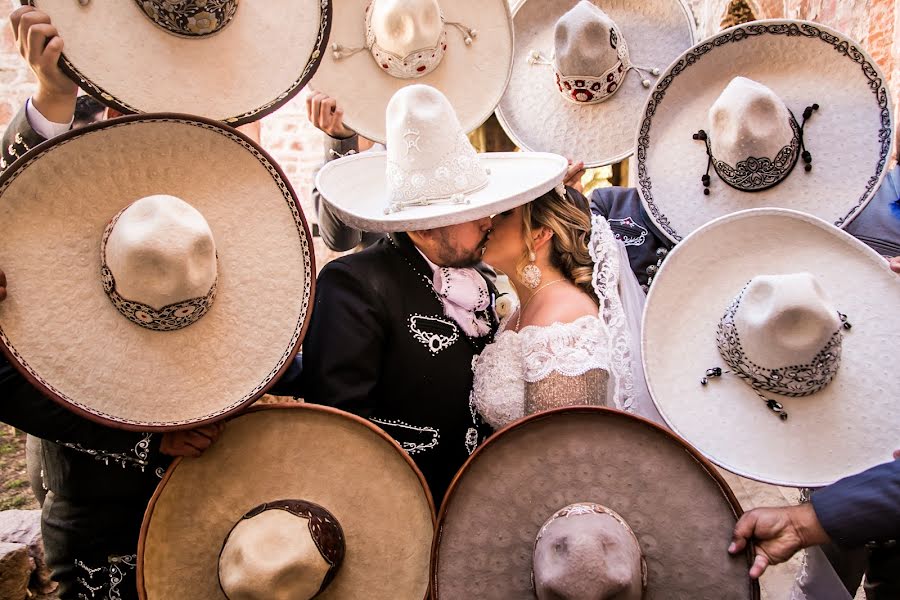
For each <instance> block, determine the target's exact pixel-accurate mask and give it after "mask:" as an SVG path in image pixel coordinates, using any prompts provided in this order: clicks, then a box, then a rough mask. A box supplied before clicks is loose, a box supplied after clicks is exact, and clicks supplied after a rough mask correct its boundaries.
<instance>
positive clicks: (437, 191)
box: [384, 129, 490, 214]
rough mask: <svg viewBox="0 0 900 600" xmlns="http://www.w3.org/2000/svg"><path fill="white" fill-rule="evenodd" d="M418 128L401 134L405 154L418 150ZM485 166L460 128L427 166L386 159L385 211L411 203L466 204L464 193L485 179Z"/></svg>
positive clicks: (485, 183)
mask: <svg viewBox="0 0 900 600" xmlns="http://www.w3.org/2000/svg"><path fill="white" fill-rule="evenodd" d="M419 139H420V138H419V131H418V130H415V129H409V130H407V132H406V134H404V136H403V140H404V142H405V143H406V149H405V151H403V150H401V152H405V155H406V156H407V157H408V156H409V154H410V153H411V152H416V153H419V152H421V151H422V150H421V149H420V148H419ZM488 174H489V173H488V170H487V169H485V168H484V167H482V166H481V161H479V159H478V155H477V154H476V153H475V149H474V148H472V145H471V144H470V143H469V139H468V138H467V137H466V135H465V133H463V132H462V131H459V132H457V134H456V144H455V145H454V146H453V148H452V149H451V150H450V151H449V152H447V153H446V154H445V155H444V157H443V158H441V160H440V161H439V162H438V164H437V166H434V167H430V168H428V169H415V170H414V169H409V168H408V163H406V162H405V161H404V162H399V161H397V160H391V159H389V160H388V161H387V167H386V169H385V175H386V177H387V185H388V198H389V201H388V206H387V207H386V208H385V209H384V212H385V214H391V213H394V212H399V211H401V210H404V209H406V208H409V207H413V206H429V205H432V204H468V203H469V199H468V198H467V196H468V195H469V194H472V193H474V192H477V191H478V190H480V189H482V188H484V187H485V186H487V184H488V183H489V181H490V180H489V179H488Z"/></svg>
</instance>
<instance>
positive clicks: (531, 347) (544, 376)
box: [472, 185, 660, 429]
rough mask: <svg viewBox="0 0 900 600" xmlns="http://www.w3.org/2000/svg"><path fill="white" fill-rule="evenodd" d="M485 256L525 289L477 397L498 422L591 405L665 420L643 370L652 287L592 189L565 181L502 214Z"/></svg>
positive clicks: (482, 361) (483, 359) (478, 383)
mask: <svg viewBox="0 0 900 600" xmlns="http://www.w3.org/2000/svg"><path fill="white" fill-rule="evenodd" d="M576 197H577V199H576ZM483 260H484V262H486V263H488V264H489V265H491V266H492V267H494V268H495V269H497V270H499V271H501V272H503V273H504V274H506V275H507V276H508V277H509V280H510V282H511V283H512V284H513V285H514V286H515V290H516V294H517V295H518V297H519V307H518V309H517V310H516V311H514V312H513V313H511V314H510V315H508V316H507V317H506V318H505V319H504V320H503V322H502V323H501V324H500V330H499V332H498V334H497V337H496V339H495V341H494V343H493V344H491V345H489V346H488V347H487V348H485V350H484V351H483V352H482V353H481V355H480V356H479V357H478V358H477V359H476V362H475V365H474V368H475V379H474V385H473V389H472V403H473V406H474V408H475V409H476V410H477V411H478V412H479V413H480V414H481V416H482V417H483V418H484V420H485V421H486V422H487V423H488V424H490V425H491V426H492V427H494V428H495V429H499V428H501V427H503V426H505V425H507V424H508V423H510V422H512V421H514V420H516V419H519V418H521V417H523V416H524V415H528V414H532V413H534V412H538V411H542V410H548V409H551V408H557V407H561V406H571V405H584V404H589V405H600V406H609V407H614V408H618V409H620V410H624V411H627V412H631V413H635V414H639V415H641V416H644V417H648V418H651V419H653V420H656V421H660V418H659V414H658V413H657V412H656V409H655V408H654V406H653V403H652V401H651V400H650V395H649V392H648V391H647V387H646V383H645V381H644V374H643V369H642V368H641V358H640V322H641V313H642V310H643V304H644V293H643V291H642V290H641V288H640V286H639V284H638V282H637V280H636V279H635V277H634V274H633V273H632V272H631V269H630V268H629V266H628V257H627V255H626V252H625V246H624V245H622V243H621V242H619V241H618V240H616V239H615V237H614V236H613V233H612V231H611V230H610V227H609V224H608V223H607V222H606V220H605V219H604V218H603V217H601V216H594V217H593V218H591V216H590V212H589V208H588V206H587V201H586V200H585V199H584V197H583V196H581V195H580V194H574V193H573V194H569V193H567V192H566V189H565V187H564V186H562V185H560V186H557V188H556V189H555V190H551V191H550V192H548V193H546V194H544V195H543V196H540V197H539V198H537V199H536V200H533V201H532V202H530V203H528V204H525V205H524V206H520V207H518V208H515V209H513V210H509V211H507V212H504V213H501V214H498V215H495V216H494V217H493V223H492V231H491V233H490V235H489V236H488V242H487V246H486V249H485V253H484V256H483ZM620 265H622V267H621V268H620Z"/></svg>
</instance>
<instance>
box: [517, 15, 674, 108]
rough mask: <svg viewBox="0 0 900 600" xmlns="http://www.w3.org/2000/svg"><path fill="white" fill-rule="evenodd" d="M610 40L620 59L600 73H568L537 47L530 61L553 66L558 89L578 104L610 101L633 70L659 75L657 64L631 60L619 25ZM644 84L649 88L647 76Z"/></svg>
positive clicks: (565, 96) (531, 63)
mask: <svg viewBox="0 0 900 600" xmlns="http://www.w3.org/2000/svg"><path fill="white" fill-rule="evenodd" d="M609 43H610V45H611V46H612V47H613V48H614V49H615V50H616V57H617V59H618V60H616V62H615V63H613V65H612V66H611V67H610V68H608V69H607V70H606V71H604V72H603V73H601V74H600V75H566V74H564V73H563V72H562V71H561V70H560V68H559V63H558V61H557V59H556V58H555V57H554V58H550V59H548V58H546V57H544V56H543V55H542V54H541V53H540V52H539V51H537V50H533V51H532V52H531V54H530V55H529V57H528V64H530V65H549V66H552V67H553V70H554V73H555V76H556V89H557V90H558V91H559V93H560V94H562V97H563V98H565V99H566V100H568V101H569V102H573V103H575V104H599V103H600V102H604V101H606V100H609V99H610V98H612V97H613V95H615V93H616V92H617V91H619V88H620V87H621V85H622V82H623V81H624V80H625V77H626V76H627V75H628V72H629V71H632V70H634V71H636V72H641V71H645V72H647V73H650V74H651V75H654V76H656V75H659V69H658V68H656V67H639V66H638V65H635V64H633V63H632V62H631V58H630V55H629V54H628V44H627V43H626V42H625V37H624V36H623V35H622V33H621V32H620V31H619V30H618V28H616V27H615V26H613V27H611V28H610V30H609ZM641 84H642V85H643V86H644V87H646V88H649V87H650V80H649V79H643V80H641Z"/></svg>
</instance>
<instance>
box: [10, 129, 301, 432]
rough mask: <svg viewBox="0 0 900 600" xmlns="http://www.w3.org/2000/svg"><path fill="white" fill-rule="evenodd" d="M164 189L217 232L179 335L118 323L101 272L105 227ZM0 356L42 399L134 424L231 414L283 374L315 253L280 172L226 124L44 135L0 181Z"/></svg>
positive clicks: (184, 423) (183, 422) (296, 339)
mask: <svg viewBox="0 0 900 600" xmlns="http://www.w3.org/2000/svg"><path fill="white" fill-rule="evenodd" d="M153 194H170V195H173V196H177V197H179V198H181V199H182V200H184V201H185V202H187V203H188V204H190V205H192V206H193V207H194V208H196V209H197V210H198V211H200V213H201V214H202V215H203V216H204V217H205V219H206V221H207V222H208V223H209V226H210V228H211V229H212V233H213V238H214V239H215V243H216V250H217V254H218V289H217V294H216V298H215V301H214V302H213V305H212V307H211V308H210V310H209V312H208V313H207V314H206V315H205V316H203V317H202V318H201V319H200V320H199V321H197V322H196V323H193V324H192V325H189V326H187V327H185V328H184V329H180V330H178V331H164V332H159V331H151V330H149V329H144V328H142V327H140V326H138V325H135V324H133V323H131V322H130V321H128V320H127V319H126V318H125V317H123V316H122V315H121V314H119V312H118V311H117V310H116V308H115V307H114V306H113V304H112V302H111V301H110V300H109V298H108V297H107V296H106V294H105V293H104V290H103V285H102V283H101V278H100V241H101V236H102V234H103V231H104V228H105V227H106V224H107V222H108V221H109V220H110V219H111V218H112V217H113V216H114V215H116V214H117V213H118V212H119V211H120V210H121V209H122V208H124V207H126V206H128V205H129V204H130V203H132V202H134V201H135V200H137V199H139V198H142V197H144V196H148V195H153ZM0 220H2V221H3V223H4V224H5V225H4V235H3V236H2V237H0V265H2V268H3V270H4V271H5V272H6V274H7V276H8V278H9V282H10V288H9V289H10V294H9V298H8V299H7V300H5V301H4V302H3V303H2V304H0V341H2V344H0V349H2V350H3V351H4V352H5V353H6V354H7V355H8V356H9V358H10V362H11V363H12V364H13V365H15V366H16V367H17V368H19V370H20V371H22V372H23V373H24V374H25V376H26V377H28V378H29V379H30V380H31V381H32V382H33V383H34V384H35V385H36V386H37V387H38V388H39V389H41V390H42V391H43V392H44V393H46V394H47V395H49V396H50V397H52V398H53V399H55V400H57V401H58V402H61V403H63V404H64V405H65V406H67V407H69V408H71V409H72V410H74V411H76V412H78V413H80V414H82V415H83V416H85V417H87V418H90V419H93V420H97V421H100V422H102V423H104V424H107V425H111V426H115V427H121V428H125V429H135V430H141V431H145V430H167V429H178V428H187V427H190V426H193V425H196V424H198V423H202V422H206V421H210V420H214V419H217V418H221V417H222V416H224V415H226V414H228V413H230V412H233V411H236V410H239V409H240V408H242V407H243V406H245V405H247V404H249V403H250V402H252V401H253V400H255V399H256V398H258V397H259V396H261V395H262V394H263V393H264V392H265V390H266V389H267V388H268V387H269V386H270V385H271V384H272V383H273V382H274V381H275V380H277V378H278V377H279V375H280V374H281V373H282V371H283V370H284V369H286V368H287V366H288V364H289V363H290V361H291V359H292V357H293V356H294V355H295V354H296V352H297V350H298V348H299V346H300V342H301V340H302V337H303V333H304V332H305V328H306V324H307V321H308V319H309V306H310V301H311V299H312V295H313V286H314V283H315V280H314V273H315V267H314V258H313V254H312V250H311V243H310V235H309V230H308V228H307V225H306V221H305V218H304V216H303V212H302V211H301V209H300V207H299V202H298V201H297V199H296V196H295V194H294V191H293V189H292V188H291V186H290V183H289V182H288V180H287V178H286V177H285V176H284V174H283V173H282V172H281V170H280V169H279V168H278V166H277V165H276V163H275V161H274V160H272V159H271V158H270V157H269V156H268V155H267V154H266V153H265V152H264V151H263V150H262V149H261V148H259V147H258V146H257V145H255V144H254V143H253V142H252V141H250V140H249V139H248V138H246V137H245V136H242V135H240V134H239V133H237V132H235V131H234V130H233V129H231V128H230V127H227V126H225V125H222V124H221V123H216V122H214V121H209V120H206V119H199V118H195V117H189V116H185V115H149V116H130V117H123V118H120V119H115V120H112V121H107V122H103V123H97V124H95V125H91V126H89V127H86V128H83V129H79V130H75V131H71V132H69V133H67V134H65V135H63V136H60V137H57V138H54V139H53V140H50V141H48V142H45V143H44V144H41V145H40V146H38V147H36V148H34V149H33V150H31V151H30V152H29V153H27V154H25V155H24V156H23V157H22V158H21V159H19V160H18V161H17V162H16V163H14V164H13V165H12V166H11V167H10V168H9V169H8V170H7V171H6V172H4V173H3V175H2V176H0Z"/></svg>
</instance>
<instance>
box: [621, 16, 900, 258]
mask: <svg viewBox="0 0 900 600" xmlns="http://www.w3.org/2000/svg"><path fill="white" fill-rule="evenodd" d="M892 104H893V103H892V101H891V97H890V92H889V90H888V88H887V80H886V79H885V77H884V75H883V73H882V72H881V69H880V68H879V67H878V65H877V64H876V63H875V61H874V60H873V59H872V57H871V56H869V54H868V53H867V52H866V51H865V49H863V48H861V47H860V46H859V44H857V43H856V42H855V41H853V40H852V39H850V38H849V37H847V36H846V35H844V34H842V33H839V32H837V31H834V30H832V29H829V28H828V27H825V26H823V25H820V24H818V23H811V22H807V21H794V20H772V21H754V22H752V23H748V24H745V25H738V26H736V27H732V28H730V29H726V30H725V31H723V32H721V33H718V34H716V35H714V36H713V37H711V38H709V39H707V40H704V41H703V42H701V43H699V44H697V45H695V46H694V47H693V48H690V49H689V50H687V51H686V52H685V53H684V54H682V55H681V56H680V57H678V59H677V60H675V62H673V63H672V64H671V65H670V66H669V68H668V69H667V70H666V71H665V72H664V73H663V74H662V75H661V76H660V77H659V80H658V81H657V82H656V85H655V86H654V88H653V89H652V92H651V93H650V95H649V96H648V98H647V102H646V105H645V107H644V111H643V116H642V118H641V121H640V127H639V129H638V132H637V149H636V159H637V182H638V184H637V187H638V191H639V192H640V195H641V199H642V201H643V203H644V207H645V208H646V210H647V213H648V214H649V215H650V217H651V218H652V219H653V221H654V223H655V224H656V225H657V227H658V228H659V230H660V231H662V232H663V233H664V234H665V235H666V236H667V237H669V238H670V239H671V240H673V241H676V242H677V241H679V240H681V239H682V238H683V237H684V236H686V235H688V234H689V233H690V232H691V231H693V230H695V229H697V228H698V227H700V226H701V225H703V224H704V223H706V222H707V221H709V220H711V219H714V218H716V217H720V216H723V215H727V214H729V213H732V212H735V211H738V210H743V209H749V208H762V207H767V206H774V207H783V208H790V209H795V210H799V211H802V212H806V213H809V214H813V215H815V216H817V217H820V218H822V219H825V220H826V221H828V222H829V223H834V224H835V225H837V226H838V227H843V226H845V225H846V224H847V223H849V222H850V221H851V220H852V219H853V218H854V217H855V216H856V215H858V214H859V212H860V211H861V210H862V209H863V207H865V205H866V204H867V203H868V201H869V199H870V198H871V197H872V195H873V194H874V193H875V191H876V190H877V189H878V187H879V185H880V184H881V180H882V178H883V176H884V174H885V172H886V167H887V163H888V160H889V159H890V156H891V146H892V143H893V134H892V131H893V125H894V123H893V115H892V110H893V109H892Z"/></svg>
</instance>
